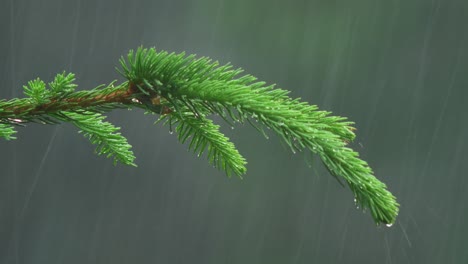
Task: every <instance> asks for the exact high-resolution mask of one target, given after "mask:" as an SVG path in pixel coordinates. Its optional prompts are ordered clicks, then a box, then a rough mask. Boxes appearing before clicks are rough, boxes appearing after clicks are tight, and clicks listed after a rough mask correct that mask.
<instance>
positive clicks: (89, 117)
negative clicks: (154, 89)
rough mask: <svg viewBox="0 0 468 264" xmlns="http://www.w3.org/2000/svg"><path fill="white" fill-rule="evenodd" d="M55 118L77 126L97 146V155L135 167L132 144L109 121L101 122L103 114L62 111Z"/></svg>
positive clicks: (103, 117)
mask: <svg viewBox="0 0 468 264" xmlns="http://www.w3.org/2000/svg"><path fill="white" fill-rule="evenodd" d="M56 118H57V119H59V120H62V121H65V122H70V123H72V124H74V125H75V126H76V127H77V128H79V129H80V131H79V133H82V134H83V135H84V136H85V137H86V138H88V139H89V141H90V142H91V143H92V144H94V145H96V146H97V147H96V150H95V152H96V153H97V154H98V155H105V156H107V157H108V158H109V157H113V159H114V164H116V163H117V161H118V162H120V163H122V164H126V165H131V166H135V167H136V164H135V163H134V162H133V161H134V160H135V156H134V155H133V152H132V151H131V150H130V149H131V147H132V146H130V144H128V142H127V139H126V138H125V137H124V136H122V135H121V134H120V133H118V132H117V131H119V128H118V127H115V126H114V125H112V124H111V123H109V122H103V120H104V119H105V118H106V117H105V116H103V115H101V114H99V113H92V112H86V111H83V112H81V113H76V112H65V111H62V112H61V113H60V114H59V115H56Z"/></svg>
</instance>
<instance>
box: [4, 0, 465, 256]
mask: <svg viewBox="0 0 468 264" xmlns="http://www.w3.org/2000/svg"><path fill="white" fill-rule="evenodd" d="M0 22H1V23H0V33H1V36H2V37H1V38H0V50H1V52H0V58H1V60H0V87H1V88H0V98H2V99H10V98H13V97H19V96H22V85H24V84H25V83H26V82H27V81H28V80H31V79H33V78H36V77H41V78H42V79H44V80H46V81H50V80H51V79H52V78H53V76H54V75H55V74H56V73H58V72H61V71H63V70H66V71H72V72H74V73H76V75H77V83H78V84H79V87H80V89H89V88H93V87H95V86H96V85H98V84H102V83H109V82H110V81H112V80H114V79H119V80H122V78H121V77H120V76H118V74H117V73H116V72H115V70H114V67H115V66H117V64H118V58H119V57H120V56H121V55H124V54H126V52H127V51H128V50H129V49H135V48H136V47H138V46H139V45H144V46H147V47H149V46H156V47H157V48H158V49H164V50H168V51H175V52H180V51H186V52H187V53H196V54H198V55H203V56H209V57H212V58H214V59H217V60H219V61H221V62H222V63H227V62H231V63H232V64H234V65H235V66H238V67H243V68H244V69H245V70H246V72H247V73H250V74H253V75H255V76H257V77H259V78H260V79H261V80H265V81H267V82H269V83H276V84H277V85H278V86H279V87H282V88H285V89H288V90H291V95H292V96H293V97H301V98H302V99H303V100H305V101H307V102H310V103H312V104H317V105H318V106H320V108H321V109H325V110H329V111H332V112H333V113H334V114H337V115H342V116H347V117H349V118H350V119H351V120H353V121H355V122H356V127H357V129H358V130H357V135H358V137H357V139H356V141H355V143H354V144H352V147H353V148H354V149H355V150H357V151H359V152H360V154H361V157H362V158H363V159H365V160H367V161H368V162H369V164H370V165H371V167H372V168H373V169H374V171H375V173H376V175H377V177H378V178H379V179H381V180H382V181H384V182H385V183H386V184H387V185H388V187H389V189H390V190H391V191H392V192H393V193H394V194H395V195H396V196H397V198H398V201H399V202H400V203H401V212H400V216H399V218H398V221H397V223H396V224H395V225H394V226H393V227H391V228H386V227H376V226H375V225H374V223H373V221H372V219H371V217H370V215H369V214H365V213H362V212H361V211H360V210H356V208H355V206H354V203H353V197H352V194H351V192H350V191H349V190H348V189H346V188H342V187H341V186H340V185H339V184H338V183H337V182H336V181H335V180H334V179H333V178H332V177H330V176H329V175H328V173H327V171H326V170H324V169H323V167H322V166H321V165H320V163H319V162H317V160H315V159H313V158H311V157H310V155H306V154H304V153H300V154H295V155H294V154H292V153H290V152H289V151H288V149H287V147H286V146H284V145H282V144H281V143H279V140H277V138H275V137H274V136H273V137H272V138H271V139H270V140H265V139H264V138H263V137H262V136H261V135H260V134H258V133H257V131H256V130H255V129H253V128H251V127H249V126H247V125H246V126H238V127H236V128H235V129H234V130H231V129H230V128H229V126H225V128H224V130H223V131H225V132H226V133H227V134H228V135H229V137H230V138H231V139H232V140H233V141H234V142H235V144H236V146H237V147H238V148H239V150H240V151H241V153H242V154H243V155H244V156H245V157H246V158H247V160H248V162H249V164H248V173H247V175H246V176H245V177H244V179H243V180H240V179H237V178H231V179H228V178H227V177H225V176H224V175H223V173H221V172H219V171H217V170H215V169H214V168H212V167H211V166H210V165H209V164H208V162H207V161H206V160H205V159H202V158H197V157H195V156H194V155H192V154H191V153H189V152H187V150H186V149H187V147H186V146H183V145H180V144H179V143H178V142H177V139H176V137H175V135H170V134H169V132H168V128H167V127H161V126H159V125H158V126H154V125H153V124H152V123H153V121H154V119H155V117H152V116H144V115H143V113H142V112H141V111H125V110H119V111H114V112H112V113H110V114H109V120H111V121H112V122H113V123H115V124H117V125H118V126H121V127H122V133H123V134H124V135H125V136H127V137H128V140H129V142H130V143H131V144H132V145H133V150H134V152H135V154H136V156H137V160H136V162H137V164H138V165H139V167H138V168H129V167H124V166H122V165H118V166H113V165H112V161H111V160H108V159H105V158H104V157H98V156H96V155H94V154H93V146H91V145H90V144H89V143H88V142H87V140H86V139H84V138H83V137H82V136H81V135H78V134H77V133H76V130H75V128H74V127H72V126H70V125H62V126H40V125H35V124H30V125H28V126H27V127H25V128H19V129H18V130H19V133H18V135H17V136H18V139H17V140H15V141H11V142H7V141H0V148H1V151H0V160H1V161H0V164H1V166H2V170H1V172H0V175H1V176H0V263H48V264H49V263H243V264H247V263H468V251H467V250H466V248H467V243H466V237H467V236H468V225H467V224H466V218H467V216H468V203H467V200H468V180H467V177H466V171H467V170H468V165H467V161H468V152H467V147H468V141H467V139H466V136H467V135H468V122H467V119H466V114H467V113H468V111H467V110H466V105H467V103H468V91H467V87H468V74H467V69H468V45H467V44H468V30H467V28H466V25H467V24H468V2H466V1H463V0H443V1H442V0H410V1H403V0H391V1H390V0H356V1H345V0H341V1H339V0H334V1H333V0H313V1H312V0H309V1H306V0H304V1H247V0H240V1H220V0H216V1H215V0H213V1H208V0H207V1H149V0H147V1H144V0H139V1H109V0H102V1H59V0H56V1H53V0H49V1H31V0H30V1H26V0H19V1H13V0H9V1H8V0H2V1H1V3H0Z"/></svg>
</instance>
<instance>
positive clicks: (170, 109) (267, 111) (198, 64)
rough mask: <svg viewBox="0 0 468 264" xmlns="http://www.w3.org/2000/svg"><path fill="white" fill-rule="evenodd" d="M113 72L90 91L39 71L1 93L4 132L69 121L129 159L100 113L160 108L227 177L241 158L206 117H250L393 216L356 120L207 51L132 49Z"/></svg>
mask: <svg viewBox="0 0 468 264" xmlns="http://www.w3.org/2000/svg"><path fill="white" fill-rule="evenodd" d="M120 63H121V67H120V68H119V69H118V71H119V72H120V73H121V74H122V75H123V76H124V77H125V78H126V79H127V80H126V81H125V82H123V83H122V84H120V85H114V83H111V84H110V85H107V86H99V87H97V88H94V89H92V90H85V91H75V87H76V85H75V84H74V83H73V82H74V75H73V74H65V73H62V74H58V75H57V77H56V78H55V79H54V81H52V82H51V83H49V85H48V86H47V85H46V84H45V83H44V82H43V81H41V80H39V79H36V80H33V81H30V82H29V83H28V85H27V86H25V87H24V93H25V95H26V96H27V98H22V99H13V100H9V101H5V100H1V101H0V137H3V138H5V139H7V140H10V139H14V133H15V126H18V125H24V124H25V123H28V122H40V123H45V124H57V123H60V122H69V123H72V124H74V125H75V126H76V127H77V128H78V129H80V131H81V132H82V133H83V134H84V135H85V136H86V137H87V138H88V139H90V141H91V143H93V144H95V145H96V146H97V148H96V152H97V153H98V154H104V155H107V156H109V157H113V159H114V162H117V161H118V162H121V163H123V164H128V165H135V164H134V162H133V161H134V158H135V157H134V156H133V153H132V151H131V146H130V145H129V144H128V143H127V140H126V139H125V137H123V136H122V135H121V134H120V133H119V132H118V128H117V127H115V126H113V125H112V124H110V123H108V122H104V121H103V119H104V118H105V117H104V116H103V113H105V112H107V111H110V110H112V109H115V108H118V107H125V108H133V107H137V108H142V109H144V110H146V112H148V113H152V114H157V115H159V119H158V120H157V121H156V122H162V123H163V124H166V125H169V126H170V129H171V131H175V132H176V133H177V136H178V139H179V141H180V142H181V143H187V144H188V148H189V149H190V150H192V151H193V152H194V153H195V154H197V155H198V156H200V155H203V154H204V153H205V154H206V156H207V158H208V161H209V162H210V163H211V164H213V165H214V166H216V167H217V168H219V169H221V170H223V171H225V172H226V174H227V175H228V176H230V175H237V176H242V175H243V174H245V172H246V167H245V165H246V161H245V159H244V158H243V157H242V156H241V155H240V153H239V152H238V151H237V149H236V147H235V146H234V144H233V143H232V142H230V141H229V138H227V137H226V136H225V135H223V134H222V133H221V132H220V131H219V126H218V125H216V124H214V123H213V122H212V121H211V120H210V119H209V117H210V116H212V115H219V116H221V117H222V118H223V119H224V120H225V121H226V122H227V123H228V124H229V125H230V126H233V125H235V124H236V123H249V124H251V125H252V126H254V127H255V128H256V129H257V130H258V131H259V132H260V133H262V134H263V135H265V136H267V134H266V133H265V130H264V128H268V129H270V130H271V131H273V132H274V133H276V134H277V135H279V137H280V139H281V140H282V141H284V142H285V143H286V144H287V145H288V146H289V147H290V149H291V151H293V152H294V153H296V152H303V151H310V152H312V153H314V154H316V155H318V156H319V157H320V158H321V160H322V161H323V163H324V165H325V166H326V167H327V169H328V170H329V172H330V174H331V175H332V176H333V177H335V178H336V179H337V180H338V181H339V182H340V183H342V184H346V185H348V186H349V188H350V189H351V191H352V192H353V195H354V198H355V201H356V204H357V205H358V206H359V207H361V208H363V209H364V210H366V209H368V210H369V212H370V214H371V215H372V217H373V219H374V221H375V222H376V223H377V224H380V223H384V224H392V223H394V222H395V219H396V216H397V214H398V207H399V205H398V203H397V202H396V199H395V197H394V196H393V195H392V194H391V193H390V192H389V191H388V190H387V189H386V186H385V184H384V183H382V182H381V181H379V180H378V179H377V178H375V177H374V175H373V172H372V169H371V168H370V167H369V165H368V164H367V163H366V162H365V161H364V160H362V159H360V158H359V155H358V153H357V152H355V151H353V150H352V149H351V148H349V147H348V146H347V144H348V143H349V142H351V141H352V140H353V139H354V138H355V134H354V132H353V131H354V128H353V127H352V125H353V123H352V122H350V121H348V120H347V119H346V118H344V117H339V116H334V115H331V113H330V112H327V111H322V110H319V109H318V107H317V106H315V105H310V104H308V103H306V102H304V101H301V100H300V99H299V98H291V97H290V96H289V91H287V90H283V89H280V88H277V87H275V85H267V84H266V83H265V82H262V81H259V80H257V78H255V77H254V76H251V75H248V74H242V72H243V70H242V69H237V68H233V67H232V66H231V65H229V64H227V65H220V64H219V63H218V62H217V61H213V60H211V59H209V58H206V57H196V56H195V55H185V54H184V53H180V54H176V53H168V52H165V51H156V50H155V49H154V48H151V49H146V48H139V49H137V50H136V51H133V50H131V51H130V52H129V53H128V55H127V56H126V57H122V58H121V60H120Z"/></svg>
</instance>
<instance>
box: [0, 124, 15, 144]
mask: <svg viewBox="0 0 468 264" xmlns="http://www.w3.org/2000/svg"><path fill="white" fill-rule="evenodd" d="M15 133H16V131H15V129H13V127H12V126H11V125H7V124H0V137H2V138H5V139H6V140H12V139H16V137H14V136H13V134H15Z"/></svg>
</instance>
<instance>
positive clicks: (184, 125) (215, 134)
mask: <svg viewBox="0 0 468 264" xmlns="http://www.w3.org/2000/svg"><path fill="white" fill-rule="evenodd" d="M161 121H164V124H169V126H170V127H171V129H172V128H175V131H176V132H177V133H178V139H179V141H180V142H181V143H185V142H187V141H188V140H189V139H190V144H189V149H190V150H192V151H193V152H194V153H195V154H196V155H197V156H201V155H202V154H203V153H204V152H205V150H208V154H207V157H208V161H209V162H210V164H212V165H213V166H215V167H216V168H220V169H222V170H223V171H225V172H226V174H227V175H228V176H231V174H232V173H233V174H235V175H238V176H241V175H243V174H244V173H245V172H246V171H247V169H246V168H245V164H246V161H245V159H244V158H243V157H242V156H241V155H240V154H239V152H238V151H237V149H236V148H235V146H234V144H233V143H232V142H230V141H229V138H227V137H226V136H224V135H223V134H222V133H221V132H219V126H218V125H215V124H213V122H212V121H211V120H209V119H207V118H205V117H203V116H196V115H194V113H193V112H190V111H188V110H187V109H184V110H183V111H180V112H174V113H173V114H171V115H163V116H161V118H160V120H158V121H157V122H161Z"/></svg>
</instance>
